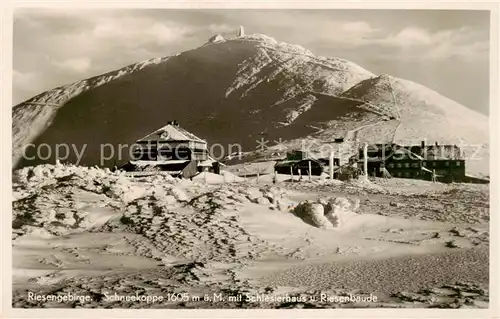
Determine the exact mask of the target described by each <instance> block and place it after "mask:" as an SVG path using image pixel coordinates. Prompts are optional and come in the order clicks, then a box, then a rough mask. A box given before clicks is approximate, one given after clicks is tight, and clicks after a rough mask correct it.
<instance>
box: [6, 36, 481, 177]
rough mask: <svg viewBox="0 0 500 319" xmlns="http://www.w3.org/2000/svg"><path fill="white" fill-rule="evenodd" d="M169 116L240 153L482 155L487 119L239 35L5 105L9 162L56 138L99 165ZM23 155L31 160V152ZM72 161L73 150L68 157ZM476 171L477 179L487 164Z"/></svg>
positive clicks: (418, 91) (413, 89)
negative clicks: (286, 147)
mask: <svg viewBox="0 0 500 319" xmlns="http://www.w3.org/2000/svg"><path fill="white" fill-rule="evenodd" d="M173 119H176V120H178V121H179V123H180V124H181V126H183V127H185V128H186V129H188V130H190V131H192V132H193V133H195V134H197V135H198V136H201V137H203V138H205V139H207V140H208V142H209V143H221V144H223V145H225V147H226V148H227V146H226V145H228V144H234V143H240V144H242V145H243V148H244V150H247V151H248V150H254V149H255V147H256V142H255V141H256V140H258V139H260V138H264V139H267V140H270V141H273V140H278V139H279V138H281V139H282V140H284V141H294V140H295V141H297V139H299V138H303V137H310V138H311V139H312V140H313V141H315V142H318V143H324V142H325V141H329V140H331V139H332V138H333V137H340V136H343V137H345V138H347V139H348V140H351V141H354V140H356V139H359V140H360V141H361V142H363V141H369V142H384V141H397V142H402V143H410V142H411V143H420V141H421V140H423V139H427V140H428V142H429V143H434V142H435V141H439V142H440V143H453V144H460V139H462V140H463V141H464V143H468V144H471V143H480V144H482V145H485V148H484V149H483V151H482V154H483V155H484V154H486V155H487V151H486V150H487V146H488V119H487V117H485V116H483V115H480V114H478V113H476V112H474V111H472V110H470V109H468V108H466V107H464V106H462V105H459V104H458V103H455V102H453V101H451V100H450V99H448V98H446V97H443V96H441V95H439V94H438V93H436V92H434V91H432V90H430V89H428V88H426V87H423V86H421V85H418V84H416V83H412V82H410V81H406V80H402V79H398V78H394V77H390V76H386V75H383V76H377V75H375V74H373V73H371V72H369V71H367V70H365V69H363V68H362V67H360V66H358V65H356V64H354V63H352V62H349V61H346V60H343V59H339V58H325V57H317V56H315V55H314V54H313V53H311V52H310V51H309V50H307V49H305V48H302V47H300V46H296V45H290V44H286V43H280V42H278V41H276V40H275V39H273V38H270V37H268V36H265V35H246V36H242V37H237V38H232V39H224V38H223V37H221V36H216V37H213V38H212V39H211V41H209V42H207V43H206V44H205V45H203V46H201V47H199V48H197V49H194V50H191V51H187V52H183V53H181V54H178V55H175V56H171V57H166V58H158V59H155V60H150V61H146V62H141V63H137V64H135V65H132V66H129V67H126V68H124V69H122V70H118V71H114V72H112V73H108V74H105V75H102V76H98V77H94V78H91V79H88V80H83V81H80V82H77V83H74V84H71V85H68V86H65V87H61V88H57V89H54V90H51V91H48V92H46V93H43V94H40V95H39V96H36V97H34V98H33V99H31V100H28V101H26V102H24V103H21V104H19V105H17V106H16V107H14V108H13V154H14V155H13V156H14V158H13V160H14V163H15V165H17V166H18V167H22V166H27V165H33V164H37V163H40V162H43V161H42V160H40V159H36V158H35V159H34V160H31V161H30V160H26V159H22V158H21V152H22V150H23V147H24V146H26V145H27V143H30V142H33V143H34V144H35V145H40V144H41V143H47V144H49V145H55V144H61V143H66V144H69V145H72V144H74V145H76V146H77V147H78V148H79V149H81V147H82V145H84V144H85V145H87V147H86V149H85V152H84V156H83V158H82V161H81V162H80V164H101V163H100V153H101V150H100V146H101V145H102V144H106V143H110V144H112V145H117V144H129V145H130V144H132V143H133V142H134V141H135V140H136V139H137V138H138V137H141V136H143V135H145V134H147V133H149V132H151V131H153V130H155V129H157V128H158V127H161V126H163V125H165V123H166V121H168V120H173ZM271 145H272V142H271V143H270V144H269V146H271ZM290 145H292V144H290ZM348 145H350V146H355V143H354V142H352V143H351V144H348ZM226 151H227V149H226ZM72 153H74V152H72ZM27 155H28V156H30V157H31V156H33V155H34V149H33V148H30V149H29V151H28V152H27ZM214 155H216V156H217V155H219V154H214ZM226 155H227V154H226ZM75 160H76V155H75V154H71V156H70V157H69V158H68V161H73V162H74V161H75ZM125 160H127V150H126V149H125V151H124V152H123V153H122V156H121V158H119V156H118V154H116V156H115V157H114V158H112V159H110V160H108V161H106V162H104V163H102V164H104V165H105V166H112V165H114V164H115V163H120V162H123V161H125ZM48 161H51V162H53V161H54V159H53V158H50V159H49V160H48ZM482 163H483V162H482ZM476 166H477V169H480V170H481V169H482V170H483V173H485V174H487V172H484V170H485V168H486V167H487V166H488V165H484V163H483V164H481V165H476ZM471 167H472V166H471Z"/></svg>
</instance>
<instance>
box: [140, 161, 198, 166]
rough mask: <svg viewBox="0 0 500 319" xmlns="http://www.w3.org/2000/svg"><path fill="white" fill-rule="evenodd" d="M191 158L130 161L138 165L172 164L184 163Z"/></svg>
mask: <svg viewBox="0 0 500 319" xmlns="http://www.w3.org/2000/svg"><path fill="white" fill-rule="evenodd" d="M187 162H189V160H168V161H162V160H158V161H141V160H139V161H130V164H133V165H137V166H148V165H172V164H182V163H187Z"/></svg>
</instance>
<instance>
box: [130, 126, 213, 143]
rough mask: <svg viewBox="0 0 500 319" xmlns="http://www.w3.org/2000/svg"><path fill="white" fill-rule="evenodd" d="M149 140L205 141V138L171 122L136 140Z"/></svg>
mask: <svg viewBox="0 0 500 319" xmlns="http://www.w3.org/2000/svg"><path fill="white" fill-rule="evenodd" d="M151 140H154V141H160V142H174V141H194V142H200V143H206V141H205V140H202V139H201V138H199V137H198V136H196V135H194V134H193V133H190V132H188V131H186V130H185V129H183V128H182V127H180V126H177V125H172V124H167V125H165V126H164V127H162V128H160V129H158V130H156V131H154V132H152V133H150V134H148V135H146V136H144V137H143V138H141V139H139V140H137V142H144V141H151Z"/></svg>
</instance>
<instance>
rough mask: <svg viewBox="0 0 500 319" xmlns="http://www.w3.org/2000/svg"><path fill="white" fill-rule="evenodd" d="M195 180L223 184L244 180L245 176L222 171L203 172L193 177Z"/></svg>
mask: <svg viewBox="0 0 500 319" xmlns="http://www.w3.org/2000/svg"><path fill="white" fill-rule="evenodd" d="M193 181H194V182H198V183H207V184H223V183H232V182H243V181H245V179H244V178H242V177H239V176H236V175H234V174H233V173H231V172H226V171H222V172H221V174H220V175H219V174H214V173H210V172H202V173H199V174H197V175H196V176H194V177H193Z"/></svg>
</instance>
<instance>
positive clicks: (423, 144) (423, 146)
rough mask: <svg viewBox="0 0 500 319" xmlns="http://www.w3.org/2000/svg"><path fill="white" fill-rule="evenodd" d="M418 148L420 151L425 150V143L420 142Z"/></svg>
mask: <svg viewBox="0 0 500 319" xmlns="http://www.w3.org/2000/svg"><path fill="white" fill-rule="evenodd" d="M420 148H421V149H422V151H423V150H424V149H425V141H422V142H421V143H420Z"/></svg>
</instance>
